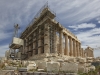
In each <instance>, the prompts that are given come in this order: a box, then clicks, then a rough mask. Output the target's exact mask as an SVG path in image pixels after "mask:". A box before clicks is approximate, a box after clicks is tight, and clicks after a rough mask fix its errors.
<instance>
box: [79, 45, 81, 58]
mask: <svg viewBox="0 0 100 75" xmlns="http://www.w3.org/2000/svg"><path fill="white" fill-rule="evenodd" d="M79 56H80V57H81V43H79Z"/></svg>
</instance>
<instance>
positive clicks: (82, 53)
mask: <svg viewBox="0 0 100 75" xmlns="http://www.w3.org/2000/svg"><path fill="white" fill-rule="evenodd" d="M82 57H84V51H83V48H82Z"/></svg>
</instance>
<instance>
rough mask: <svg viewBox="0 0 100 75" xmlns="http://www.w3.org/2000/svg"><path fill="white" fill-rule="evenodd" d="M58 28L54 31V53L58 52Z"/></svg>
mask: <svg viewBox="0 0 100 75" xmlns="http://www.w3.org/2000/svg"><path fill="white" fill-rule="evenodd" d="M56 36H57V34H56V30H55V31H54V41H55V42H54V53H57V40H56Z"/></svg>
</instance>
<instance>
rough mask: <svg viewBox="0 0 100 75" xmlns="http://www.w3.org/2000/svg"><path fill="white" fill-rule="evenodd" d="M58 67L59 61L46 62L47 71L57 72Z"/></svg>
mask: <svg viewBox="0 0 100 75" xmlns="http://www.w3.org/2000/svg"><path fill="white" fill-rule="evenodd" d="M59 68H60V63H59V62H47V71H48V72H58V71H59Z"/></svg>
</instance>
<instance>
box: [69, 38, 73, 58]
mask: <svg viewBox="0 0 100 75" xmlns="http://www.w3.org/2000/svg"><path fill="white" fill-rule="evenodd" d="M69 46H70V56H73V49H72V38H71V37H69Z"/></svg>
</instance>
